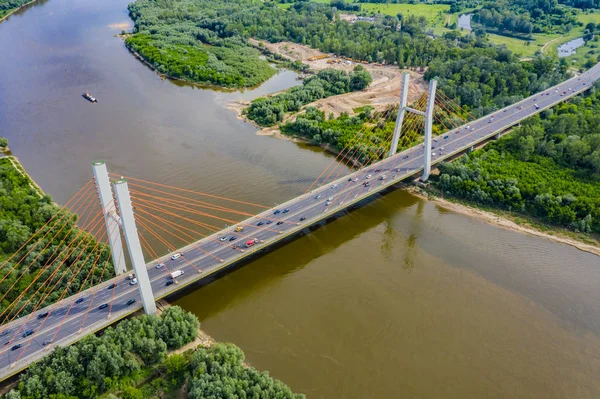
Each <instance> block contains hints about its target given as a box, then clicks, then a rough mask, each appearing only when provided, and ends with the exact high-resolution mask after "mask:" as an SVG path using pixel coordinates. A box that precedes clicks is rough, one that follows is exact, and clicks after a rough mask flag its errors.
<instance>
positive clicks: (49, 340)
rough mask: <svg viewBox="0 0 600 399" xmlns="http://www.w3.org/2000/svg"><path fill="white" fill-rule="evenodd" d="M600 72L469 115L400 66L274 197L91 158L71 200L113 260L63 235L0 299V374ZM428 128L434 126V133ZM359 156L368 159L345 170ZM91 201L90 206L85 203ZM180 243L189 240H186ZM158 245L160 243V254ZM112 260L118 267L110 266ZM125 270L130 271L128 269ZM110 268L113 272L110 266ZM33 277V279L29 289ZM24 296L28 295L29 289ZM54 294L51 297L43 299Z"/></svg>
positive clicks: (46, 233)
mask: <svg viewBox="0 0 600 399" xmlns="http://www.w3.org/2000/svg"><path fill="white" fill-rule="evenodd" d="M599 77H600V64H599V65H596V66H594V67H593V68H592V69H590V70H588V71H587V72H585V73H583V74H582V75H580V76H577V77H575V78H572V79H570V80H568V81H566V82H563V83H561V84H559V85H557V86H554V87H551V88H549V89H547V90H545V91H543V92H541V93H538V94H536V95H534V96H531V97H529V98H527V99H524V100H522V101H520V102H518V103H516V104H512V105H510V106H509V107H506V108H504V109H501V110H499V111H497V112H494V113H493V114H492V115H488V116H486V117H483V118H479V119H474V118H473V117H472V116H471V115H470V114H469V113H468V112H467V111H465V110H464V109H462V108H461V107H459V106H458V105H457V104H455V103H454V102H453V101H452V100H450V99H449V98H448V97H447V96H445V95H444V94H443V93H442V92H440V91H437V92H436V83H435V81H432V82H431V83H430V88H429V93H424V95H423V96H422V97H421V98H420V99H418V100H417V101H415V102H414V103H413V104H411V105H410V106H409V105H408V104H407V93H408V87H409V84H410V83H409V80H408V75H405V79H404V83H403V89H402V93H400V105H399V108H398V109H397V112H396V109H394V110H391V109H390V110H386V111H382V112H379V113H376V114H375V115H373V116H372V123H371V121H369V122H367V123H365V124H364V127H363V130H361V131H358V132H357V133H356V134H354V135H353V136H352V137H351V138H350V139H349V140H348V141H347V142H346V144H345V146H344V148H343V149H342V151H341V152H340V154H339V155H338V156H337V157H336V159H334V160H333V161H332V163H331V164H330V165H329V167H328V168H327V169H326V170H325V171H324V172H323V173H322V174H321V176H319V177H318V178H317V179H316V180H315V182H313V184H312V185H311V186H310V187H308V189H307V190H306V192H305V193H304V194H302V195H299V196H298V197H295V198H293V199H291V200H289V201H287V202H285V203H283V204H280V205H278V206H277V207H269V206H263V205H260V204H256V203H251V202H248V201H243V200H241V199H231V198H225V197H221V196H217V195H214V194H208V193H201V192H197V191H193V190H188V189H183V188H177V187H170V186H167V185H165V184H159V183H154V182H150V181H145V180H141V179H136V178H132V177H127V178H122V177H121V176H119V175H110V174H108V172H107V169H106V165H105V164H104V163H103V162H95V163H94V164H93V170H94V179H92V180H90V181H89V182H88V183H87V184H86V185H85V186H84V187H83V188H82V189H81V190H80V191H79V192H78V193H77V194H76V195H75V196H74V197H73V198H72V199H71V200H70V201H69V202H68V203H67V205H66V206H68V208H69V209H70V210H71V211H72V212H73V213H78V214H80V215H81V218H80V219H79V226H80V227H81V230H80V231H81V232H84V231H87V232H89V233H91V234H93V235H94V236H96V237H97V238H98V242H100V241H101V240H103V241H106V242H108V243H109V248H110V259H112V264H110V262H103V267H102V268H100V267H98V268H96V267H93V268H92V269H90V271H89V272H87V273H82V270H83V269H82V267H83V266H82V265H83V263H85V262H92V263H93V264H94V266H96V264H97V263H98V262H99V260H100V259H102V256H104V257H106V248H107V247H106V246H105V245H104V246H98V245H96V247H94V248H92V250H88V251H83V250H80V248H79V247H78V245H80V243H81V240H72V241H73V242H70V243H65V245H66V246H65V247H64V248H65V249H63V254H60V255H61V256H59V255H58V254H57V255H56V256H52V257H51V258H52V262H56V263H51V264H48V265H46V266H48V267H54V269H53V272H52V273H51V274H50V276H46V275H45V274H42V273H39V274H37V275H36V277H34V279H36V278H40V281H39V284H37V285H36V284H35V283H36V281H33V282H32V283H31V284H29V286H28V287H26V288H25V290H24V291H23V292H22V293H21V294H19V295H18V296H16V298H15V299H14V300H13V301H12V302H11V303H10V305H9V306H8V307H6V308H4V309H3V310H2V311H0V320H3V322H2V325H1V326H0V342H1V343H2V345H0V379H4V378H7V377H8V376H10V375H13V374H15V373H17V372H18V371H20V370H22V369H24V368H26V367H27V366H28V365H29V364H30V363H31V362H33V361H36V360H38V359H40V358H41V357H43V356H44V355H45V354H47V353H49V352H50V351H51V350H52V348H53V347H55V346H56V345H59V346H65V345H68V344H70V343H72V342H74V341H77V340H79V339H81V338H82V337H83V336H85V335H86V334H89V333H91V332H94V331H97V330H99V329H102V328H104V327H106V326H108V325H110V324H112V323H114V322H115V321H117V320H119V319H120V318H123V317H125V316H126V315H128V314H131V313H133V312H135V311H137V310H139V309H141V308H144V310H145V311H146V312H147V313H154V312H155V311H156V306H155V300H157V299H159V298H162V297H165V296H168V295H170V294H173V293H174V292H176V291H178V290H180V289H182V288H183V287H186V286H188V285H190V284H192V283H194V282H196V281H198V280H200V279H202V278H205V277H207V276H209V275H211V274H213V273H215V272H217V271H219V270H222V269H225V268H227V267H230V266H231V265H233V264H236V263H239V262H240V261H242V260H244V259H247V258H249V257H251V256H253V255H255V254H257V253H258V252H260V251H264V250H265V249H267V248H270V247H271V246H273V245H275V244H277V243H280V242H282V241H283V240H286V239H291V238H292V237H294V236H296V235H298V233H300V232H302V231H305V230H306V229H307V228H308V227H310V226H311V225H314V224H317V223H320V222H322V221H323V220H326V219H328V218H331V217H333V216H334V215H336V214H338V213H340V212H341V211H343V210H344V209H346V208H348V207H350V206H352V205H355V204H357V203H358V202H360V201H362V200H364V199H366V198H368V197H370V196H372V195H374V194H376V193H378V192H380V191H382V190H384V189H386V188H388V187H390V186H392V185H394V184H396V183H398V182H400V181H403V180H406V179H414V178H416V177H421V178H422V179H423V180H426V179H427V178H428V176H429V173H430V169H431V167H432V165H435V164H437V163H438V162H440V161H443V160H445V159H448V158H451V157H453V156H455V155H457V154H460V153H462V152H464V151H469V150H470V149H472V148H473V146H476V145H477V144H478V143H481V142H483V141H485V140H488V139H490V138H494V137H497V136H499V135H500V134H501V133H503V132H505V131H507V130H508V129H510V128H511V127H512V126H514V125H516V124H518V123H519V122H520V121H522V120H523V119H526V118H528V117H530V116H532V115H534V114H536V113H539V112H541V111H543V110H545V109H548V108H550V107H552V106H553V105H555V104H557V103H559V102H561V101H565V100H567V99H569V98H571V97H573V96H575V95H577V94H579V93H582V92H583V91H585V90H587V89H588V88H590V87H591V86H592V85H593V83H594V82H595V81H596V80H598V78H599ZM390 115H397V116H396V120H395V124H394V129H393V131H389V132H388V130H390V129H387V130H386V129H382V128H381V127H379V128H378V127H377V121H378V120H382V119H383V120H385V119H386V118H387V119H390V118H391V117H390ZM392 119H393V118H392ZM434 130H435V131H436V132H440V133H439V134H437V135H436V136H434V135H433V132H434ZM421 131H423V132H424V133H423V134H420V132H421ZM374 132H377V133H376V134H374ZM369 133H373V134H369ZM373 137H375V139H374V138H373ZM397 149H398V150H399V152H397ZM356 160H360V162H361V165H364V166H359V167H354V168H353V169H352V170H353V171H352V172H351V173H347V171H348V168H349V167H352V165H353V164H354V163H355V162H356ZM336 161H338V162H336ZM111 178H112V181H111ZM98 197H100V204H101V206H100V209H98V205H97V203H98ZM90 204H95V208H94V209H92V210H90V206H91V205H90ZM92 208H93V206H92ZM65 215H67V213H59V214H57V215H55V216H54V217H53V218H57V220H55V221H49V223H51V222H52V223H54V222H56V223H55V224H56V225H57V226H58V225H64V223H59V222H61V220H62V218H64V217H69V216H68V215H67V216H65ZM58 218H61V220H59V219H58ZM52 223H51V225H52ZM224 225H228V227H227V228H223V226H224ZM71 228H74V227H73V226H72V227H71ZM57 229H58V227H57ZM61 229H62V228H61ZM56 234H58V232H57V231H53V230H52V228H49V227H47V228H43V229H40V231H39V232H36V233H34V234H33V235H32V237H31V238H30V241H28V242H27V243H25V244H24V246H23V249H22V250H20V251H17V253H18V254H19V256H16V257H15V259H8V260H7V261H6V262H4V263H3V264H1V265H0V284H2V282H3V281H4V280H5V279H6V278H7V277H8V276H9V275H10V274H11V273H12V272H13V270H17V269H16V267H17V266H20V267H22V268H21V269H19V270H27V266H26V265H25V266H24V264H21V263H23V262H31V261H32V258H33V257H34V256H39V253H41V252H43V251H44V250H46V248H43V249H42V248H39V247H37V246H38V245H39V246H41V245H43V244H39V243H47V242H52V238H51V237H52V236H53V235H56ZM63 235H64V233H63ZM184 243H189V244H187V245H184V246H182V245H183V244H184ZM158 247H160V248H161V249H158ZM88 249H89V248H88ZM159 252H162V253H165V254H164V255H163V256H160V255H159ZM36 254H37V255H36ZM67 257H77V258H76V259H75V260H76V261H74V262H71V266H70V267H69V270H66V268H65V267H60V266H62V263H61V264H60V265H59V264H58V263H57V262H65V259H66V258H67ZM80 257H81V259H80ZM84 258H85V259H84ZM126 258H127V259H128V260H129V262H128V264H129V265H130V266H132V267H133V269H134V270H133V271H131V272H127V271H126V266H127V265H126V261H125V259H126ZM145 258H149V259H152V260H151V261H150V262H147V261H146V260H145ZM77 260H80V261H79V262H78V261H77ZM33 261H35V259H33ZM107 264H108V265H109V266H108V267H109V268H113V269H114V274H113V271H112V270H108V271H107V270H106V269H107ZM23 267H24V269H23ZM129 273H135V280H131V279H130V278H129V275H128V274H129ZM112 275H116V276H117V277H113V278H108V276H112ZM42 276H43V277H42ZM21 277H22V275H21V276H19V277H18V278H17V280H16V281H15V283H14V284H13V285H12V286H11V287H10V288H8V289H7V290H6V291H5V292H0V302H2V301H4V300H5V299H6V298H9V297H10V291H11V290H12V289H14V287H15V286H18V284H19V280H20V278H21ZM41 279H45V281H43V282H42V281H41ZM74 279H78V280H80V282H81V281H83V284H80V285H81V286H86V283H87V285H88V286H89V285H92V287H91V288H87V289H85V290H80V291H79V292H78V291H75V292H73V291H72V290H70V289H69V287H70V285H71V283H72V281H74ZM61 281H62V282H63V283H64V282H65V281H67V284H63V286H65V287H66V288H64V289H60V290H57V289H56V287H57V286H58V285H59V282H61ZM30 287H38V288H35V290H36V291H35V292H29V291H28V290H29V289H30ZM31 290H34V288H31ZM29 296H31V297H32V298H35V300H33V301H30V300H29V299H27V298H28V297H29ZM49 298H52V299H53V300H54V301H55V302H56V303H54V304H53V305H50V306H46V307H44V306H43V305H42V304H43V303H44V302H45V301H46V300H47V299H49Z"/></svg>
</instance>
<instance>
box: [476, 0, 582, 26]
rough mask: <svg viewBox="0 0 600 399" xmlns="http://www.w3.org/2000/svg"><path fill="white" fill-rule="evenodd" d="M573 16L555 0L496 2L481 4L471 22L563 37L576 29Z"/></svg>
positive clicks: (572, 11)
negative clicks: (559, 34) (561, 35)
mask: <svg viewBox="0 0 600 399" xmlns="http://www.w3.org/2000/svg"><path fill="white" fill-rule="evenodd" d="M575 15H576V11H575V10H573V9H572V8H569V7H565V6H562V5H560V4H558V2H557V1H556V0H535V1H531V0H511V1H508V0H496V1H492V2H486V3H484V4H483V6H482V7H481V8H480V9H479V10H477V11H476V12H475V13H474V14H473V20H474V21H475V22H477V23H480V24H482V25H484V26H486V27H490V28H495V29H497V30H498V31H500V32H502V31H508V32H513V33H524V34H531V33H542V32H543V33H563V34H564V33H567V32H569V31H570V30H571V29H572V28H574V27H575V26H577V24H578V22H577V20H576V19H575Z"/></svg>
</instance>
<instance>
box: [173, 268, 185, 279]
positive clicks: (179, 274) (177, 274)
mask: <svg viewBox="0 0 600 399" xmlns="http://www.w3.org/2000/svg"><path fill="white" fill-rule="evenodd" d="M183 273H184V271H183V270H175V271H174V272H173V273H171V278H172V279H175V278H177V277H179V276H181V275H182V274H183Z"/></svg>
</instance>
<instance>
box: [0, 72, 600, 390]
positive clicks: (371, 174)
mask: <svg viewBox="0 0 600 399" xmlns="http://www.w3.org/2000/svg"><path fill="white" fill-rule="evenodd" d="M598 78H600V64H599V65H596V66H594V67H593V68H592V69H590V70H588V71H587V72H585V73H583V74H582V75H580V76H578V77H575V78H572V79H570V80H568V81H566V82H563V83H561V84H559V85H557V86H555V87H552V88H549V89H547V90H545V91H544V92H541V93H538V94H536V95H534V96H531V97H529V98H527V99H525V100H522V101H520V102H518V103H516V104H513V105H511V106H509V107H506V108H504V109H501V110H499V111H497V112H494V113H493V114H491V115H488V116H486V117H484V118H481V119H478V120H476V121H473V122H471V123H469V124H468V125H464V126H461V127H460V128H458V129H454V130H451V131H448V132H446V133H444V134H442V135H440V136H438V137H437V138H436V139H435V140H434V142H433V150H432V158H433V159H432V164H435V163H437V162H440V161H441V160H443V159H446V158H448V157H451V156H453V155H454V154H457V153H460V152H462V151H464V150H465V149H468V148H469V147H471V146H472V145H475V144H477V143H479V142H482V141H484V140H486V139H489V138H490V137H493V136H494V135H496V134H498V133H501V132H503V131H505V130H506V129H507V128H509V127H511V126H514V125H515V124H517V123H519V121H521V120H523V119H525V118H527V117H529V116H531V115H533V114H535V113H538V112H541V111H542V110H544V109H547V108H549V107H551V106H553V105H554V104H557V103H559V102H561V101H564V100H565V99H567V98H570V97H573V96H575V95H576V94H578V93H581V92H583V91H584V90H586V89H587V88H589V87H590V86H591V85H592V84H593V83H594V82H595V81H596V80H598ZM423 156H424V154H423V144H420V145H418V146H415V147H413V148H410V149H408V150H406V151H403V152H401V153H398V154H396V155H394V156H393V157H389V158H387V159H384V160H382V161H380V162H378V163H376V164H373V165H371V166H369V167H368V168H365V169H363V170H359V171H356V172H353V173H351V174H349V175H345V176H344V177H342V178H339V179H337V180H336V181H333V182H331V183H328V184H327V185H324V186H321V187H319V188H316V189H315V190H313V191H311V192H309V193H306V194H304V195H301V196H299V197H296V198H294V199H292V200H290V201H288V202H286V203H284V204H281V205H280V206H278V207H276V208H273V209H270V210H268V211H265V212H263V213H261V214H259V215H256V216H254V217H252V218H249V219H247V220H244V221H243V222H241V223H239V224H237V225H235V226H232V227H230V228H228V229H226V230H223V231H222V232H219V233H217V234H214V235H212V236H210V237H207V238H205V239H202V240H200V241H198V242H196V243H194V244H191V245H189V246H187V247H185V248H182V249H181V250H180V251H179V252H180V253H182V254H183V256H181V257H179V258H178V259H171V254H169V255H167V256H165V257H163V258H161V259H157V260H154V261H152V262H150V263H149V264H148V265H147V267H148V274H149V277H150V281H151V284H152V290H153V292H154V295H155V297H156V298H157V299H158V298H162V297H164V296H166V295H169V294H171V293H173V292H174V291H177V290H179V289H181V288H182V287H184V286H186V285H189V284H191V283H193V282H195V281H197V280H198V279H200V278H203V277H205V276H207V275H209V274H211V273H214V272H215V271H217V270H220V269H222V268H224V267H227V266H229V265H231V264H233V263H235V262H238V261H240V260H242V259H244V258H246V257H248V256H250V255H252V254H253V253H255V252H257V251H260V250H262V249H265V248H266V247H268V246H270V245H272V244H274V243H276V242H279V241H281V240H282V239H284V238H286V237H289V236H292V235H294V234H295V233H297V232H299V231H301V230H303V229H305V228H307V227H309V226H310V225H312V224H314V223H317V222H318V221H320V220H322V219H325V218H327V217H330V216H331V215H334V214H335V213H337V212H339V211H341V210H343V209H345V208H346V207H348V206H350V205H352V204H354V203H356V202H358V201H361V200H362V199H364V198H367V197H369V196H371V195H373V194H374V193H376V192H379V191H381V190H382V189H384V188H386V187H388V186H390V185H393V184H395V183H397V182H399V181H401V180H404V179H406V178H409V177H412V176H414V175H416V174H417V173H419V172H421V171H422V169H423ZM133 201H134V202H135V197H134V198H133ZM259 223H260V225H259ZM238 227H241V228H243V231H240V232H236V231H235V229H236V228H238ZM232 236H235V239H233V240H232V238H231V237H232ZM249 240H256V244H254V245H252V246H250V247H246V242H247V241H249ZM159 264H160V265H161V266H160V267H157V265H159ZM178 270H181V271H183V272H184V274H183V275H181V276H180V277H177V278H176V279H175V281H176V283H174V284H170V285H167V284H168V281H169V280H171V278H170V273H172V272H174V271H178ZM113 284H115V285H114V286H113ZM133 300H135V302H133V303H131V302H132V301H133ZM128 303H129V304H128ZM104 304H106V305H108V306H106V307H103V308H102V309H101V308H100V306H101V305H104ZM140 308H141V300H140V297H139V293H138V288H137V286H136V285H131V284H130V280H129V279H128V276H127V275H123V276H119V277H116V278H114V279H113V280H111V281H108V282H105V283H103V284H100V285H98V286H96V287H93V288H90V289H88V290H86V291H85V292H83V293H81V294H80V295H77V296H73V297H70V298H67V299H65V300H63V301H61V302H59V303H57V304H54V305H52V306H49V307H47V308H45V309H42V310H39V311H37V312H35V313H32V314H31V315H28V316H24V317H22V318H21V319H19V320H16V321H13V322H12V323H9V324H8V325H4V326H1V327H0V379H3V378H6V377H8V376H10V375H12V374H14V373H16V372H17V371H19V370H22V369H23V368H25V367H27V365H28V364H29V363H30V362H32V361H35V360H38V359H39V358H40V357H42V356H43V355H44V354H46V353H48V351H49V349H51V348H52V347H53V346H54V345H66V344H69V343H71V342H74V341H76V340H77V339H79V338H81V337H82V336H83V335H85V334H86V333H89V332H91V331H94V330H98V329H101V328H103V327H105V326H107V325H109V324H111V323H113V322H114V321H115V320H118V319H119V318H122V317H124V316H125V315H127V314H130V313H132V312H134V311H136V310H138V309H140ZM45 313H47V315H46V316H45V317H39V316H40V315H41V314H45ZM28 331H29V332H32V333H31V335H28V336H25V333H26V332H28Z"/></svg>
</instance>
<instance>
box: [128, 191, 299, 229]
mask: <svg viewBox="0 0 600 399" xmlns="http://www.w3.org/2000/svg"><path fill="white" fill-rule="evenodd" d="M136 201H137V202H136V203H140V204H142V205H144V206H148V207H150V209H152V210H154V211H159V212H163V213H165V214H168V212H167V211H166V209H165V208H168V209H173V210H176V211H183V212H187V213H190V214H194V215H198V216H205V217H209V218H213V219H217V220H222V221H224V222H226V223H230V224H241V225H242V226H250V224H249V223H248V222H246V221H237V220H233V219H227V218H223V217H219V216H215V215H212V214H210V213H206V212H202V211H198V210H196V209H192V208H189V207H188V206H185V205H174V204H172V203H169V201H164V199H163V202H162V203H161V202H155V201H149V200H145V199H140V198H136ZM170 215H171V216H176V217H180V218H181V219H183V220H186V221H188V222H191V223H194V224H196V225H199V226H201V225H206V223H203V222H200V221H197V220H192V219H187V218H184V217H182V216H180V215H177V214H170ZM274 220H275V219H274ZM288 223H292V222H288ZM292 224H293V223H292ZM209 226H211V227H215V228H216V229H217V231H221V230H222V229H223V228H222V227H216V226H212V225H209ZM263 229H264V230H268V231H272V232H275V233H277V232H278V230H272V229H270V228H268V227H265V228H263Z"/></svg>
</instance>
